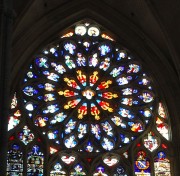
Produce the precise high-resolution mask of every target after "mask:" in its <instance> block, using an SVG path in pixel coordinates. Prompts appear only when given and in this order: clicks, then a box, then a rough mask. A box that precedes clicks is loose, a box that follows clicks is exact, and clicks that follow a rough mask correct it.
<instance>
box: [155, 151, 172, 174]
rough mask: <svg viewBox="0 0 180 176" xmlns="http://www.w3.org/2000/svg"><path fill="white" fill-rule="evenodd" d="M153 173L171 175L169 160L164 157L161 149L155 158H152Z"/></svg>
mask: <svg viewBox="0 0 180 176" xmlns="http://www.w3.org/2000/svg"><path fill="white" fill-rule="evenodd" d="M154 170H155V175H157V176H158V175H164V176H171V172H170V161H169V159H167V158H166V154H165V152H163V151H160V152H158V154H157V157H156V159H155V160H154Z"/></svg>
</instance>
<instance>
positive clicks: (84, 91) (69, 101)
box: [7, 23, 171, 176]
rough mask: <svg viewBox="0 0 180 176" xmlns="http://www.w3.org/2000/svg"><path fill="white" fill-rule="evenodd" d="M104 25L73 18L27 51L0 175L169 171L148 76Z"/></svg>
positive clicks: (161, 117) (160, 113)
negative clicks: (55, 36)
mask: <svg viewBox="0 0 180 176" xmlns="http://www.w3.org/2000/svg"><path fill="white" fill-rule="evenodd" d="M103 31H105V30H104V29H103V28H101V27H100V26H97V25H94V24H93V23H92V24H90V23H82V24H77V25H76V26H72V27H71V28H70V32H69V33H67V34H64V35H63V36H62V37H61V39H60V40H59V41H58V42H55V43H52V44H50V45H48V46H47V47H45V48H44V49H43V50H42V51H41V52H39V53H38V54H36V56H35V57H34V58H33V61H32V63H31V64H30V66H29V67H28V70H27V71H26V73H25V74H24V78H23V80H22V84H21V91H20V92H19V91H17V93H16V94H14V97H13V98H12V103H11V113H10V116H9V125H8V130H9V131H10V134H11V135H10V138H9V140H10V145H9V152H8V167H7V175H22V174H23V173H26V174H27V175H39V176H40V175H43V174H47V173H48V174H49V175H50V176H66V175H71V176H75V175H78V176H81V175H93V176H100V175H102V176H107V175H109V176H112V175H113V176H127V175H132V173H133V172H134V174H135V175H137V176H145V175H157V176H158V175H159V176H160V175H162V174H163V175H166V176H169V175H171V174H170V164H169V160H168V159H166V160H165V159H164V158H165V156H166V154H165V153H168V152H167V151H166V150H167V149H168V142H167V140H169V131H168V129H169V126H168V122H167V114H166V112H165V109H164V106H163V104H162V103H161V102H160V103H158V100H157V98H156V91H155V90H154V88H153V83H152V80H151V78H150V77H149V76H148V75H147V74H146V73H145V72H144V70H143V68H142V64H141V63H140V59H137V58H136V57H135V56H134V55H132V54H131V53H130V52H129V51H128V50H127V49H125V48H124V47H123V46H121V45H119V44H117V43H116V42H115V41H114V39H113V38H112V37H110V36H108V35H107V34H106V32H103ZM19 104H21V106H20V105H19ZM14 129H16V130H14ZM150 129H151V131H150ZM23 150H26V151H27V152H24V153H22V151H23ZM45 153H46V156H44V154H45ZM161 153H163V155H164V158H163V161H162V160H161V161H160V159H161V158H160V157H159V155H160V154H161ZM25 155H26V156H25ZM129 155H131V157H129ZM157 156H158V157H157ZM167 156H168V155H167ZM23 158H27V159H26V161H28V162H23ZM133 158H134V159H133ZM150 161H151V162H150ZM16 162H18V163H19V164H17V163H16ZM44 162H45V164H46V166H48V167H44ZM153 162H154V167H153V168H155V171H153V170H152V169H151V168H152V165H151V164H152V163H153ZM162 163H164V164H165V166H166V167H167V168H166V169H165V168H163V167H162V166H161V164H162ZM16 167H18V168H19V169H17V168H16ZM133 167H134V171H133V170H132V169H130V168H133ZM26 169H27V171H25V170H26Z"/></svg>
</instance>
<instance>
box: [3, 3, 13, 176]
mask: <svg viewBox="0 0 180 176" xmlns="http://www.w3.org/2000/svg"><path fill="white" fill-rule="evenodd" d="M12 25H13V10H12V0H0V175H1V176H5V175H6V163H7V159H6V156H7V124H8V108H9V102H10V101H9V94H10V69H11V61H10V58H11V41H12Z"/></svg>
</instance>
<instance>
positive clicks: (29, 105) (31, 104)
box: [25, 48, 157, 172]
mask: <svg viewBox="0 0 180 176" xmlns="http://www.w3.org/2000/svg"><path fill="white" fill-rule="evenodd" d="M50 49H51V48H50ZM68 50H69V53H70V54H72V53H71V52H70V49H68ZM53 54H54V53H53ZM101 54H102V55H103V53H101ZM142 62H145V61H144V60H143V61H142ZM101 63H102V62H101ZM36 64H37V65H38V66H39V67H41V66H40V64H41V61H40V60H37V63H36ZM77 65H78V64H77ZM102 65H103V63H102ZM45 66H46V65H45ZM56 66H57V65H55V67H56ZM80 66H81V65H80ZM72 67H73V66H72ZM66 68H69V69H71V68H70V67H69V66H68V64H66ZM103 68H104V69H105V67H103ZM103 68H102V69H103ZM30 69H31V68H30ZM100 69H101V68H100ZM104 71H106V70H104ZM45 75H46V73H45ZM46 76H48V75H46ZM55 77H56V78H52V77H51V79H54V80H53V81H55V82H56V79H57V80H58V76H55ZM25 79H26V78H25ZM69 80H70V79H69ZM67 82H68V81H67ZM120 82H121V79H119V84H120V85H121V83H120ZM71 83H72V82H71ZM80 83H81V82H80ZM101 83H102V82H101ZM99 85H101V84H99ZM70 87H71V86H70ZM73 88H74V87H73ZM75 88H77V87H75ZM77 89H78V88H77ZM99 89H100V88H99ZM26 93H27V92H26ZM28 93H29V92H28ZM31 93H34V92H31ZM63 94H65V92H63ZM146 94H148V93H146ZM141 96H142V98H143V95H141ZM150 96H152V95H150ZM86 98H87V96H86ZM47 100H48V101H49V98H48V97H47ZM71 103H72V102H70V104H71ZM25 104H26V103H25ZM35 106H36V105H35ZM35 106H34V105H33V103H31V102H30V103H28V104H26V110H30V111H31V108H34V107H35ZM55 106H56V105H55ZM55 106H53V107H55ZM100 106H101V105H100ZM71 107H72V106H71V105H69V104H68V108H71ZM92 107H94V105H92V106H91V108H92ZM49 108H50V106H47V109H43V111H44V112H46V111H48V112H47V113H49V112H50V110H49ZM102 109H103V108H102ZM156 109H157V107H156ZM105 110H106V108H105ZM120 111H121V110H120ZM95 117H96V115H95ZM43 120H44V122H45V121H46V119H45V118H44V119H43ZM38 123H39V119H38V118H37V126H38ZM68 123H69V124H72V122H70V121H69V122H68ZM68 123H67V124H66V125H67V126H66V127H67V128H68V126H69V124H68ZM106 125H107V124H106ZM139 125H140V124H139ZM104 128H105V127H104ZM71 130H72V129H71V128H69V131H70V132H71ZM104 131H105V132H107V131H106V130H104ZM54 132H55V131H54ZM54 132H51V134H53V136H54V137H52V139H55V138H56V137H55V135H56V133H54ZM138 132H139V131H138ZM48 133H49V134H50V132H48ZM109 133H111V132H109ZM107 134H108V132H107ZM51 136H52V135H51ZM121 138H122V139H123V138H124V140H126V139H127V138H128V137H126V136H125V137H124V136H122V137H121ZM67 139H68V140H70V138H67ZM104 143H105V141H104ZM105 144H107V143H105ZM141 145H142V144H141ZM67 148H71V146H70V147H67ZM104 149H111V148H108V147H107V145H105V148H104ZM98 172H99V171H98Z"/></svg>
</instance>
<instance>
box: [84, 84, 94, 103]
mask: <svg viewBox="0 0 180 176" xmlns="http://www.w3.org/2000/svg"><path fill="white" fill-rule="evenodd" d="M82 95H83V96H84V97H86V98H87V99H88V100H91V99H92V98H93V97H94V95H95V91H93V90H91V89H90V88H89V87H87V88H86V89H85V90H84V91H82Z"/></svg>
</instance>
